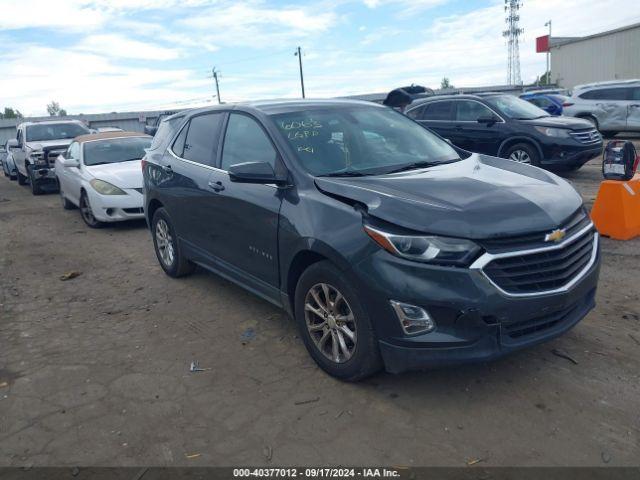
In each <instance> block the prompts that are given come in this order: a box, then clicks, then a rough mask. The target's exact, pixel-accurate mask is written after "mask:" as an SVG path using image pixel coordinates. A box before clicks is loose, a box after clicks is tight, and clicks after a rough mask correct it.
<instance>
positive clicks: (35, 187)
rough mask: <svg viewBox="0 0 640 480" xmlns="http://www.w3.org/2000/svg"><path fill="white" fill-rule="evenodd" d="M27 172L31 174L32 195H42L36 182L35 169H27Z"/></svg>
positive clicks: (30, 167)
mask: <svg viewBox="0 0 640 480" xmlns="http://www.w3.org/2000/svg"><path fill="white" fill-rule="evenodd" d="M27 172H28V173H29V183H30V185H31V193H32V194H34V195H42V189H41V188H40V185H38V182H36V179H35V175H34V173H33V167H32V166H29V167H28V168H27Z"/></svg>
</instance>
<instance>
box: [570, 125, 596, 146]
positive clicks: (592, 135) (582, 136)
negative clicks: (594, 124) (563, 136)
mask: <svg viewBox="0 0 640 480" xmlns="http://www.w3.org/2000/svg"><path fill="white" fill-rule="evenodd" d="M569 135H571V136H572V137H573V138H575V139H576V140H577V141H579V142H580V143H584V144H587V145H588V144H592V143H598V142H599V141H601V140H602V137H601V136H600V133H599V132H598V130H596V129H595V128H592V129H590V130H581V131H579V132H569Z"/></svg>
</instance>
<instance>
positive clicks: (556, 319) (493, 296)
mask: <svg viewBox="0 0 640 480" xmlns="http://www.w3.org/2000/svg"><path fill="white" fill-rule="evenodd" d="M599 270H600V254H599V251H598V252H597V254H596V258H595V261H594V262H593V264H592V265H591V266H590V267H589V269H588V270H587V271H586V273H584V275H583V276H582V277H581V278H580V280H579V281H577V282H576V283H575V284H573V285H572V286H571V288H569V289H568V290H566V291H563V292H558V293H553V294H541V295H539V296H527V297H513V296H509V295H505V294H504V293H503V292H501V291H499V289H498V288H496V286H495V285H493V284H492V283H491V281H490V280H489V279H488V278H487V277H486V276H485V275H484V274H483V273H482V272H481V271H479V270H472V269H456V268H444V267H436V266H427V265H424V264H418V263H416V262H410V261H405V260H402V259H399V258H396V257H394V256H392V255H390V254H388V253H387V252H385V251H377V252H376V253H375V254H373V255H371V256H370V257H368V258H367V259H365V260H364V261H362V262H360V263H359V264H358V265H357V266H356V267H355V270H354V273H355V275H356V277H357V280H356V281H358V282H359V283H360V287H361V289H360V292H363V297H364V298H363V300H364V301H363V304H364V306H365V308H366V309H367V312H368V314H369V317H370V318H371V320H372V322H373V324H374V328H375V331H376V334H377V336H378V340H379V346H380V352H381V354H382V358H383V360H384V363H385V367H386V369H387V371H389V372H392V373H399V372H402V371H405V370H413V369H425V368H433V367H440V366H445V365H453V364H460V363H468V362H478V361H486V360H491V359H494V358H497V357H501V356H503V355H506V354H508V353H510V352H513V351H515V350H518V349H521V348H525V347H528V346H531V345H535V344H538V343H541V342H545V341H547V340H550V339H552V338H554V337H557V336H559V335H561V334H563V333H564V332H566V331H567V330H569V329H571V328H572V327H573V326H574V325H576V324H577V323H578V322H579V321H580V320H581V319H582V318H584V316H585V315H586V314H587V313H588V312H589V311H590V310H591V309H593V308H594V306H595V292H596V287H597V282H598V275H599ZM389 300H397V301H401V302H405V303H409V304H412V305H418V306H421V307H423V308H424V309H426V310H427V311H428V312H429V314H430V315H431V316H432V318H433V319H434V320H435V322H436V329H435V330H434V331H433V332H430V333H426V334H419V335H416V336H407V335H404V334H403V332H402V330H401V328H400V323H399V321H398V319H397V317H396V315H395V313H394V311H393V309H392V308H391V306H390V304H389Z"/></svg>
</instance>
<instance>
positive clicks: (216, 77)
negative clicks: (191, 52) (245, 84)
mask: <svg viewBox="0 0 640 480" xmlns="http://www.w3.org/2000/svg"><path fill="white" fill-rule="evenodd" d="M211 73H212V74H213V79H214V80H215V81H216V95H217V97H218V105H220V104H221V103H222V101H221V100H220V85H218V72H216V67H213V68H212V69H211Z"/></svg>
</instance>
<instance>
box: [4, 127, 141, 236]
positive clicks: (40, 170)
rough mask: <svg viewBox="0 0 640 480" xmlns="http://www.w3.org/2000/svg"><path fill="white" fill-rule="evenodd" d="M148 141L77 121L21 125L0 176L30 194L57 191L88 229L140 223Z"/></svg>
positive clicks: (9, 145)
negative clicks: (123, 222)
mask: <svg viewBox="0 0 640 480" xmlns="http://www.w3.org/2000/svg"><path fill="white" fill-rule="evenodd" d="M150 145H151V137H150V136H149V135H146V134H141V133H136V132H124V131H122V130H121V129H119V128H114V127H111V128H108V129H107V130H106V131H104V132H101V133H92V131H91V130H89V129H88V128H87V127H86V126H85V125H84V124H83V123H82V122H79V121H75V120H72V121H46V122H24V123H21V124H20V125H18V127H17V134H16V138H15V139H10V140H8V141H7V142H6V144H5V146H4V151H5V152H4V153H3V154H2V156H1V157H0V160H1V161H2V168H3V170H4V172H5V176H8V177H10V178H11V179H12V180H13V179H17V181H18V183H19V184H20V185H25V184H26V183H27V182H28V183H29V185H30V187H31V191H32V193H33V194H34V195H40V194H41V193H44V192H46V191H56V190H57V191H58V192H59V193H60V199H61V202H62V206H63V208H65V209H71V208H75V207H78V208H80V213H81V216H82V219H83V220H84V222H85V223H86V224H87V225H88V226H90V227H93V228H97V227H100V226H102V225H103V224H104V223H106V222H115V221H121V220H132V219H140V218H144V213H143V211H142V207H143V200H142V171H141V167H140V161H141V159H142V157H143V156H144V154H145V149H147V148H149V146H150Z"/></svg>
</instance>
